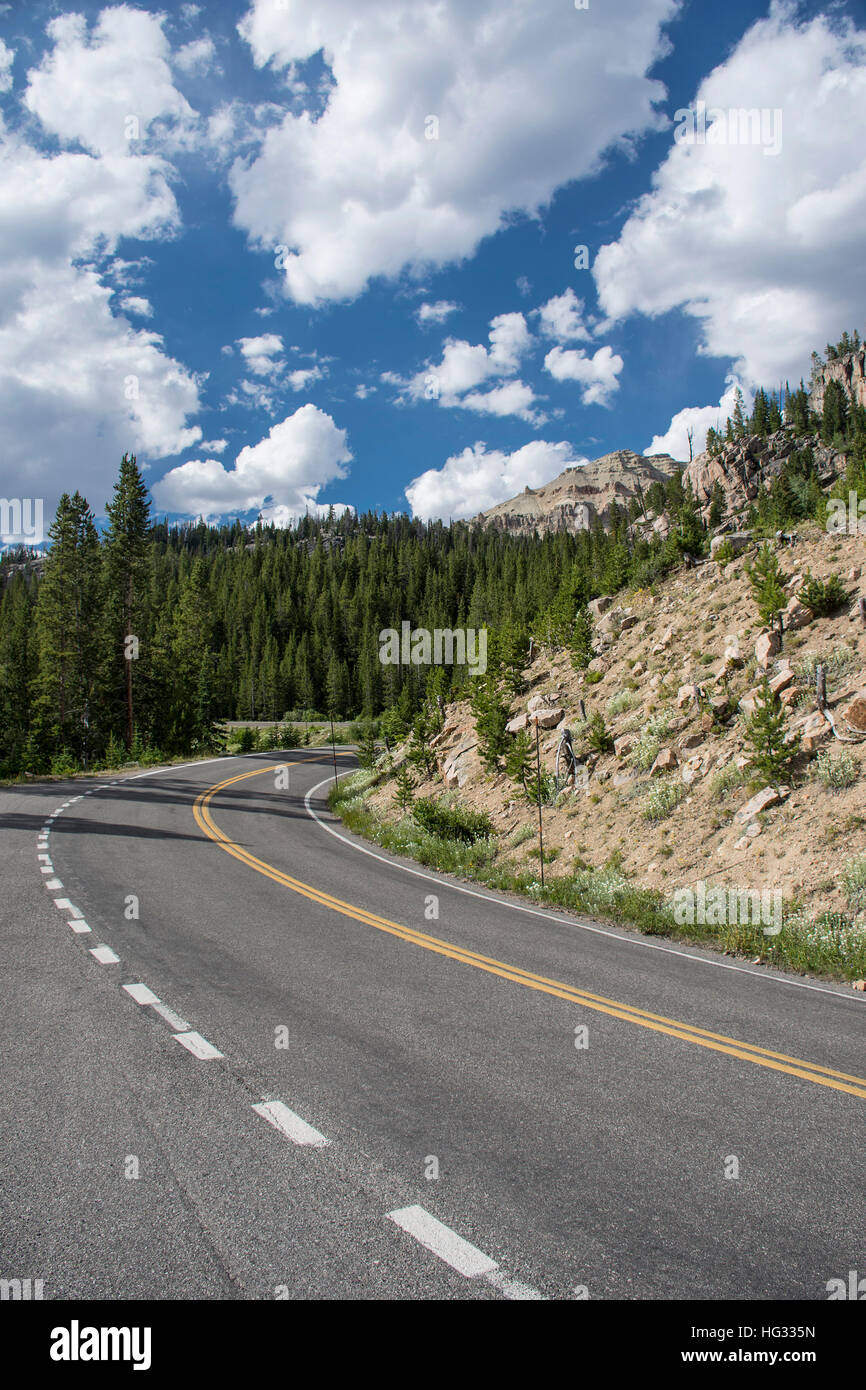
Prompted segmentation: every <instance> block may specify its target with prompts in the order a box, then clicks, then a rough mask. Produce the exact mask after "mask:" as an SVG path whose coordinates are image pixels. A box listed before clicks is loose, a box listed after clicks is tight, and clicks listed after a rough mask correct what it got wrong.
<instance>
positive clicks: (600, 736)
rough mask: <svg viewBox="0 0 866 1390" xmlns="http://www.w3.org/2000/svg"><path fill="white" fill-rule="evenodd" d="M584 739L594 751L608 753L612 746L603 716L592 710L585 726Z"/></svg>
mask: <svg viewBox="0 0 866 1390" xmlns="http://www.w3.org/2000/svg"><path fill="white" fill-rule="evenodd" d="M586 741H587V743H588V744H589V746H590V748H591V749H592V750H593V752H594V753H609V752H610V750H611V748H613V739H612V738H611V736H610V733H609V732H608V729H607V725H606V724H605V722H604V717H603V716H602V715H601V714H600V713H599V712H598V710H594V711H593V713H592V714H591V715H590V717H589V722H588V723H587V726H586Z"/></svg>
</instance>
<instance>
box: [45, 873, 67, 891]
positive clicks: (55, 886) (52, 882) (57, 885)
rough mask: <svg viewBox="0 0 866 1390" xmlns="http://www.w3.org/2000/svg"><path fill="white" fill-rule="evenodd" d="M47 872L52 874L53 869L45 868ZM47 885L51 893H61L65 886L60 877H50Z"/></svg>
mask: <svg viewBox="0 0 866 1390" xmlns="http://www.w3.org/2000/svg"><path fill="white" fill-rule="evenodd" d="M45 873H48V874H50V873H51V870H50V869H46V870H45ZM45 887H46V888H47V889H48V890H49V892H51V893H59V892H60V890H61V888H62V887H63V884H62V883H61V882H60V879H59V878H50V879H49V880H48V882H47V883H46V885H45Z"/></svg>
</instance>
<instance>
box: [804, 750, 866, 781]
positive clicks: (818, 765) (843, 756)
mask: <svg viewBox="0 0 866 1390" xmlns="http://www.w3.org/2000/svg"><path fill="white" fill-rule="evenodd" d="M813 775H814V776H815V777H816V778H817V780H818V781H819V782H820V783H821V786H822V787H826V788H827V790H828V791H831V792H841V791H844V790H845V788H846V787H851V786H853V785H854V783H855V782H856V781H857V778H858V777H859V776H860V764H859V762H858V761H857V759H856V758H855V757H854V754H853V753H848V752H843V753H839V754H838V755H837V756H836V757H835V758H834V757H833V754H832V753H830V752H829V751H828V750H827V749H824V750H823V751H822V752H820V753H819V754H818V756H817V757H816V759H815V762H814V764H813Z"/></svg>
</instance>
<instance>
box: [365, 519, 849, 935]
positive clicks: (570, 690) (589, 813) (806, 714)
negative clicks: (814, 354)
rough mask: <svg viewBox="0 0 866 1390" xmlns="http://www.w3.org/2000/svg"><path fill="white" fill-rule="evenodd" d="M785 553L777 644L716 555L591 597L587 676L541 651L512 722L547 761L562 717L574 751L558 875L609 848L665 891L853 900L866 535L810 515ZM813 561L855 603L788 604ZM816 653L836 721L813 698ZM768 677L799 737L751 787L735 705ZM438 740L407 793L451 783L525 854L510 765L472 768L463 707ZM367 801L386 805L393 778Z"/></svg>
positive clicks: (505, 843)
mask: <svg viewBox="0 0 866 1390" xmlns="http://www.w3.org/2000/svg"><path fill="white" fill-rule="evenodd" d="M779 556H780V559H781V562H782V565H783V569H784V571H785V573H786V574H787V576H788V579H787V584H786V589H787V592H788V594H789V595H790V596H791V598H790V602H789V605H788V610H787V616H786V621H785V635H784V639H783V641H782V644H781V646H780V645H779V640H778V638H777V636H776V634H773V633H768V632H767V631H766V629H764V628H762V627H761V624H760V621H759V619H758V617H757V613H756V608H755V603H754V599H753V597H752V592H751V587H750V585H749V582H748V579H747V577H746V574H745V572H744V564H745V563H746V562H747V561H748V559H749V554H748V552H747V553H745V554H744V555H742V556H740V557H738V558H736V559H735V560H732V561H730V562H729V563H728V564H727V565H724V566H722V565H720V564H718V563H716V562H715V561H707V562H706V563H704V564H702V565H698V566H697V567H695V568H694V569H690V570H687V571H680V572H679V573H678V574H677V575H676V576H674V577H672V578H671V579H670V580H669V581H668V582H666V583H665V584H663V585H659V586H658V591H657V592H655V593H651V592H647V591H637V592H630V593H623V594H621V595H619V596H618V597H617V599H616V600H615V601H613V602H611V601H610V600H596V601H595V604H594V608H595V615H596V618H597V620H598V621H597V624H596V631H595V645H596V651H597V655H596V656H595V658H594V659H593V660H592V662H591V664H590V667H589V669H588V670H587V671H585V672H577V671H575V670H574V669H572V665H571V662H570V659H569V654H568V653H567V652H559V653H556V652H547V651H545V650H544V649H541V650H539V651H538V653H537V655H536V657H535V659H534V660H533V662H532V664H531V665H530V666H529V667H527V669H526V670H525V672H524V680H525V688H524V691H523V693H522V694H521V695H520V697H519V698H516V699H515V700H514V702H513V705H512V721H511V725H510V728H511V730H512V731H516V730H518V729H519V728H521V727H523V726H525V725H527V724H528V725H529V726H530V728H532V724H533V720H534V719H535V718H536V717H537V719H538V724H539V727H540V729H541V730H542V735H541V737H542V745H541V746H542V762H543V767H544V769H545V770H546V771H547V772H549V773H552V772H553V770H554V765H555V754H556V748H557V745H558V743H559V740H560V735H561V733H562V731H563V730H564V729H566V728H568V729H570V730H571V731H572V732H573V735H574V746H575V749H576V750H577V751H578V755H579V763H580V765H579V770H578V775H577V780H576V785H574V786H572V785H571V784H569V785H568V786H567V787H566V788H565V789H564V790H562V792H561V794H560V795H559V796H558V797H557V798H556V801H555V804H552V805H548V806H547V807H546V808H545V811H544V820H545V837H546V844H547V845H548V846H549V847H550V849H551V851H552V852H553V854H554V856H555V862H554V863H552V864H551V866H550V868H549V870H548V872H549V873H550V874H559V873H569V872H573V871H574V870H576V869H580V868H583V867H586V866H592V867H594V868H599V867H602V866H604V865H605V864H606V863H609V862H611V860H612V859H613V861H614V862H615V863H616V864H617V865H618V866H619V867H621V868H622V870H623V872H624V873H625V874H626V875H627V876H628V877H629V879H630V880H632V881H634V882H635V883H636V884H639V885H643V886H649V887H654V888H658V889H661V890H662V891H663V892H665V893H672V892H673V890H674V889H675V888H677V887H682V886H689V885H693V884H694V883H695V882H696V880H699V879H702V880H705V881H709V882H712V883H715V884H727V885H737V886H739V887H744V888H749V889H772V890H774V891H775V890H779V891H781V892H782V893H783V894H784V896H785V898H786V899H787V900H789V901H790V900H791V899H792V898H793V899H797V900H799V901H800V902H801V903H802V904H803V906H804V910H808V911H811V912H814V913H818V912H821V911H824V910H826V909H832V908H839V909H842V908H843V907H844V906H845V903H844V901H843V895H842V891H841V886H840V885H841V879H842V868H843V865H844V864H845V863H846V861H849V860H850V859H851V858H852V856H858V855H863V854H866V807H864V786H866V780H864V774H866V742H864V741H863V740H864V739H866V630H864V628H863V625H862V621H861V618H860V614H859V608H858V598H859V594H860V591H861V588H862V587H866V586H864V584H863V581H861V566H862V564H863V558H864V557H863V539H862V538H861V537H859V536H831V535H827V534H826V533H824V532H823V531H821V530H819V528H818V527H817V526H816V525H814V524H813V523H810V524H808V525H807V526H806V527H804V529H803V532H802V534H801V536H800V539H799V540H798V541H797V542H796V543H795V544H794V545H791V546H786V547H784V548H782V549H781V550H780V552H779ZM808 570H811V571H812V572H813V574H814V575H815V576H816V577H819V578H827V577H829V576H830V575H831V574H839V575H840V576H841V577H842V579H843V580H844V583H845V587H846V590H847V592H848V595H849V597H848V600H847V602H846V603H845V605H844V606H843V607H842V608H841V609H840V610H839V611H837V612H836V613H835V614H834V615H832V616H829V617H816V616H815V615H814V614H813V613H812V611H811V610H809V609H807V608H805V607H804V606H803V605H802V604H801V603H800V602H799V601H798V599H797V597H796V595H797V593H798V592H799V590H800V589H801V587H802V584H803V578H804V576H805V575H806V572H807V571H808ZM608 604H609V605H610V606H607V605H608ZM818 661H821V662H822V663H823V664H824V666H825V669H826V676H827V702H828V703H827V708H828V709H829V712H830V715H831V719H827V718H825V717H824V716H823V715H821V714H820V713H818V712H817V709H816V701H815V693H814V678H815V665H816V662H818ZM764 671H766V672H767V673H768V674H769V676H770V678H771V680H772V683H773V687H774V689H775V690H777V691H779V692H780V693H781V699H782V702H783V705H784V707H785V709H786V711H787V724H788V728H789V730H791V731H793V730H797V731H798V732H799V733H800V735H801V738H802V753H801V754H800V756H799V758H798V761H797V764H796V766H795V770H794V775H793V777H792V778H791V783H790V785H788V786H781V787H766V786H764V785H762V784H758V785H755V784H754V783H751V784H750V780H749V775H748V774H747V771H746V754H747V746H746V741H745V738H744V724H743V718H742V716H743V715H744V714H747V713H749V712H750V711H751V710H752V709H753V708H754V701H755V694H756V689H755V687H756V682H757V681H758V679H759V678H760V676H761V674H762V673H763V672H764ZM593 712H599V713H600V714H601V715H602V716H603V717H604V720H605V723H606V726H607V729H608V730H609V732H610V734H611V736H612V739H613V748H612V750H611V751H609V752H605V753H594V752H591V751H589V748H588V745H587V741H586V738H585V731H586V727H587V726H586V722H585V717H584V716H586V717H588V716H590V715H591V714H592V713H593ZM834 725H835V729H836V731H837V733H836V734H834ZM533 733H534V729H533ZM837 734H838V737H837ZM433 745H434V751H435V755H436V763H437V770H436V772H435V773H434V774H433V775H432V776H431V777H430V778H428V779H427V780H426V781H424V782H423V783H421V784H420V785H419V786H418V788H417V790H416V795H426V796H434V797H435V796H442V794H443V793H444V792H446V791H450V793H451V795H452V796H453V797H454V798H456V799H457V801H458V802H459V804H460V805H464V806H465V807H467V808H469V809H474V810H484V811H486V812H487V813H488V814H489V816H490V817H491V819H492V821H493V823H494V825H495V827H496V830H497V832H498V841H497V843H498V845H499V846H500V848H499V851H498V856H501V858H502V860H503V862H504V863H506V864H507V865H514V866H515V868H518V867H521V866H522V867H527V866H531V864H532V862H533V860H532V858H531V857H530V856H531V854H532V851H533V849H534V846H535V840H534V838H533V836H534V832H533V825H534V815H535V811H534V807H533V805H532V804H530V803H529V802H528V800H527V799H526V797H525V795H524V794H522V793H521V791H520V790H519V789H518V787H517V786H516V785H515V783H514V782H513V781H511V780H510V779H509V778H508V777H507V776H506V774H505V773H504V772H500V773H499V774H498V775H496V776H493V777H492V776H490V775H489V774H487V773H485V772H484V770H483V769H482V766H481V763H480V760H479V755H478V741H477V737H476V733H475V726H474V722H473V719H472V716H471V713H470V711H469V708H468V705H467V704H465V703H460V704H455V705H451V706H448V707H447V709H446V720H445V724H444V727H443V729H442V730H441V732H440V733H439V734H438V735H437V736H436V737H435V739H434V740H433ZM398 761H399V755H398ZM372 801H373V803H374V804H375V805H376V806H377V807H378V809H379V810H380V812H382V813H387V814H389V815H392V816H393V814H394V781H393V777H390V778H388V780H386V781H385V782H384V784H382V785H380V786H379V787H378V788H377V789H376V791H375V792H374V794H373V797H372ZM497 862H499V860H498V859H497ZM534 862H535V863H536V865H537V862H538V860H537V850H536V852H535V861H534ZM864 886H866V885H864Z"/></svg>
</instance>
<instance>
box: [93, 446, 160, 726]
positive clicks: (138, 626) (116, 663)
mask: <svg viewBox="0 0 866 1390" xmlns="http://www.w3.org/2000/svg"><path fill="white" fill-rule="evenodd" d="M105 510H106V514H107V516H108V529H107V531H106V534H105V543H104V576H105V613H106V620H107V628H108V634H109V651H108V663H109V670H110V672H111V679H112V684H113V683H114V677H115V676H116V678H117V679H116V683H117V686H118V687H119V688H122V689H123V691H124V696H123V699H124V708H125V719H124V728H125V738H126V746H127V748H128V749H131V748H132V743H133V739H134V737H135V702H134V698H133V684H134V681H133V671H134V669H135V668H136V667H137V665H138V662H139V661H140V660H142V659H145V660H147V659H148V658H147V656H146V654H143V653H142V651H141V643H142V640H143V638H144V635H145V634H144V626H145V621H146V604H147V597H148V576H149V569H150V560H151V552H150V547H149V544H148V541H149V534H150V501H149V498H148V494H147V487H146V486H145V483H144V479H143V478H142V476H141V472H140V471H139V468H138V464H137V463H136V460H135V455H134V454H124V455H123V458H122V459H121V461H120V475H119V477H118V480H117V482H116V483H115V486H114V496H113V498H112V500H111V501H110V502H107V503H106V505H105ZM136 648H137V654H136V655H135V656H134V655H133V652H136Z"/></svg>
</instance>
